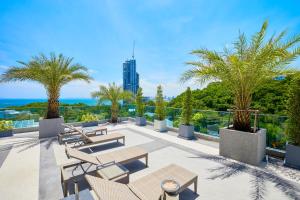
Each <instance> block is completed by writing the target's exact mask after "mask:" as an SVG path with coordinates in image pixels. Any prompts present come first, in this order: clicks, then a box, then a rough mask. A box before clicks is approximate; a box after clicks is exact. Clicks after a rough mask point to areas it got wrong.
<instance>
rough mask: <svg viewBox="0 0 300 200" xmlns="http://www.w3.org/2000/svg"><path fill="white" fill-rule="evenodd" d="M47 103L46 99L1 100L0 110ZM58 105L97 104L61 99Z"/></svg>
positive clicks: (85, 99) (92, 100)
mask: <svg viewBox="0 0 300 200" xmlns="http://www.w3.org/2000/svg"><path fill="white" fill-rule="evenodd" d="M41 102H47V99H46V98H1V99H0V108H6V107H10V106H23V105H26V104H29V103H41ZM59 102H60V103H67V104H77V103H84V104H87V105H89V106H93V105H96V104H97V100H96V99H93V98H61V99H59Z"/></svg>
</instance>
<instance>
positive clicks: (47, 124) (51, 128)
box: [39, 117, 64, 138]
mask: <svg viewBox="0 0 300 200" xmlns="http://www.w3.org/2000/svg"><path fill="white" fill-rule="evenodd" d="M62 123H64V118H63V117H60V118H53V119H42V120H40V122H39V138H48V137H54V136H57V135H58V134H59V133H62V132H64V128H63V126H62V125H61V124H62Z"/></svg>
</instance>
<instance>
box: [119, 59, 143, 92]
mask: <svg viewBox="0 0 300 200" xmlns="http://www.w3.org/2000/svg"><path fill="white" fill-rule="evenodd" d="M138 88H139V74H138V73H137V72H136V60H135V59H134V58H133V59H131V60H126V61H125V62H124V63H123V89H124V90H127V91H130V92H132V93H133V94H136V93H137V90H138Z"/></svg>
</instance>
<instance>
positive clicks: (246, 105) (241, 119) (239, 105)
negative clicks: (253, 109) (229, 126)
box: [233, 91, 251, 132]
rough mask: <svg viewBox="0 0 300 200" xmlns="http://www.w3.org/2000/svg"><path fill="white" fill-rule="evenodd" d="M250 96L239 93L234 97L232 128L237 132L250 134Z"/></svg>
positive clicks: (242, 92)
mask: <svg viewBox="0 0 300 200" xmlns="http://www.w3.org/2000/svg"><path fill="white" fill-rule="evenodd" d="M250 104H251V94H249V93H246V92H245V91H239V92H238V93H237V94H236V95H235V111H234V115H233V128H234V129H236V130H239V131H246V132H251V113H250V111H249V109H250Z"/></svg>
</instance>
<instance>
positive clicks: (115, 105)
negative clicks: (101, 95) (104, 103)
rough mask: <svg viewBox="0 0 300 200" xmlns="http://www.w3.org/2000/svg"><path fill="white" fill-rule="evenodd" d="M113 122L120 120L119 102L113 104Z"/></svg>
mask: <svg viewBox="0 0 300 200" xmlns="http://www.w3.org/2000/svg"><path fill="white" fill-rule="evenodd" d="M111 122H112V123H117V122H118V104H115V103H112V104H111Z"/></svg>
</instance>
